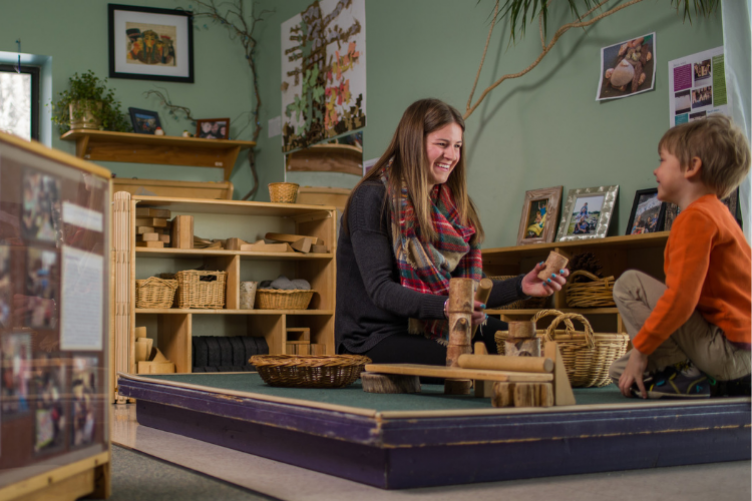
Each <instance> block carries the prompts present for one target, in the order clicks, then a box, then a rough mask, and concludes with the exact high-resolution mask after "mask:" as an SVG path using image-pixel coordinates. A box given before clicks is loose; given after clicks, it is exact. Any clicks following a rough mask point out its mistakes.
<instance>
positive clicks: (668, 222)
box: [663, 188, 743, 231]
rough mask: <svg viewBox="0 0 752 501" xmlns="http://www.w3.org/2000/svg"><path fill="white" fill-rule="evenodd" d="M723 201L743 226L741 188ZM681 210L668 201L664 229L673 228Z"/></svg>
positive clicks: (740, 225)
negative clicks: (740, 200)
mask: <svg viewBox="0 0 752 501" xmlns="http://www.w3.org/2000/svg"><path fill="white" fill-rule="evenodd" d="M721 202H722V203H723V205H725V206H726V207H728V210H729V212H730V213H731V215H732V216H733V217H734V219H735V220H736V222H737V223H738V224H739V227H743V225H742V220H741V216H740V214H739V188H736V189H735V190H734V191H732V192H731V195H729V196H727V197H726V198H722V199H721ZM680 212H681V209H680V208H679V206H678V205H676V204H672V203H670V202H669V203H666V214H665V216H664V223H663V230H664V231H670V230H671V227H672V226H673V225H674V220H675V219H676V217H677V216H678V215H679V213H680Z"/></svg>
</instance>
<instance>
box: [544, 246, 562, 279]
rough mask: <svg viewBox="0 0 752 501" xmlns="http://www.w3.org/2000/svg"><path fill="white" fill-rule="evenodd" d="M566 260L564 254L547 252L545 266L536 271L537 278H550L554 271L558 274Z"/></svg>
mask: <svg viewBox="0 0 752 501" xmlns="http://www.w3.org/2000/svg"><path fill="white" fill-rule="evenodd" d="M568 262H569V259H567V257H566V256H564V255H562V254H559V253H558V252H556V251H551V252H549V253H548V258H546V267H545V268H543V269H542V270H541V271H540V272H538V278H540V279H541V280H548V279H549V278H551V275H552V274H554V273H556V274H557V275H558V274H559V273H560V270H562V269H564V267H565V266H566V265H567V263H568Z"/></svg>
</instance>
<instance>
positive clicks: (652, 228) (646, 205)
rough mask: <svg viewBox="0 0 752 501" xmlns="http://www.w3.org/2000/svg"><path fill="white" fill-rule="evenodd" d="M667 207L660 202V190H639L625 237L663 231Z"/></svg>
mask: <svg viewBox="0 0 752 501" xmlns="http://www.w3.org/2000/svg"><path fill="white" fill-rule="evenodd" d="M666 205H667V204H665V203H664V202H661V201H660V200H658V188H647V189H645V190H637V191H636V192H635V199H634V202H633V203H632V211H631V212H630V213H629V222H628V223H627V232H626V233H625V235H639V234H641V233H655V232H657V231H663V226H664V222H665V219H666Z"/></svg>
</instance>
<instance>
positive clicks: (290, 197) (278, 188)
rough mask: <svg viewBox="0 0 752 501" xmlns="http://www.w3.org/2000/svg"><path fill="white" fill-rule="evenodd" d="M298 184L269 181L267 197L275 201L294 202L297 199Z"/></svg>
mask: <svg viewBox="0 0 752 501" xmlns="http://www.w3.org/2000/svg"><path fill="white" fill-rule="evenodd" d="M298 188H299V185H297V184H295V183H269V199H270V200H271V201H272V202H276V203H288V204H294V203H295V202H296V201H297V200H298Z"/></svg>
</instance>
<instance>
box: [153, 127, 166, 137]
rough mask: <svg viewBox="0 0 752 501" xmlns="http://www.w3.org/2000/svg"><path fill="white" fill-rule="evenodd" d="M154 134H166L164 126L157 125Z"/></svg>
mask: <svg viewBox="0 0 752 501" xmlns="http://www.w3.org/2000/svg"><path fill="white" fill-rule="evenodd" d="M154 135H155V136H164V131H163V130H162V127H157V128H156V129H155V130H154Z"/></svg>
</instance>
